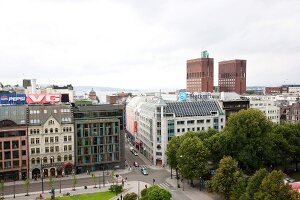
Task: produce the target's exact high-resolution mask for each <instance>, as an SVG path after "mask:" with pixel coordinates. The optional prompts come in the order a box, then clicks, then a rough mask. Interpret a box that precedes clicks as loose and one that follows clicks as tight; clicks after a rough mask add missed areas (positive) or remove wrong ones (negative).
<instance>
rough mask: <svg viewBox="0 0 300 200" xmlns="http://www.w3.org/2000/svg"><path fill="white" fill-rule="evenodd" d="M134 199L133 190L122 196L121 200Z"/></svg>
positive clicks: (135, 195)
mask: <svg viewBox="0 0 300 200" xmlns="http://www.w3.org/2000/svg"><path fill="white" fill-rule="evenodd" d="M136 199H137V194H136V193H134V192H131V193H127V194H126V195H125V196H124V198H123V200H136Z"/></svg>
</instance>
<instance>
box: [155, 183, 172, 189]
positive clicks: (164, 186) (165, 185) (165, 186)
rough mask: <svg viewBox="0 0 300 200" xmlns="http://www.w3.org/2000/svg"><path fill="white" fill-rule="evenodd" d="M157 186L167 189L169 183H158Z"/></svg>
mask: <svg viewBox="0 0 300 200" xmlns="http://www.w3.org/2000/svg"><path fill="white" fill-rule="evenodd" d="M158 187H160V188H164V189H169V187H170V185H169V184H168V183H160V184H158Z"/></svg>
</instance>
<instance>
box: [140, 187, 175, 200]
mask: <svg viewBox="0 0 300 200" xmlns="http://www.w3.org/2000/svg"><path fill="white" fill-rule="evenodd" d="M144 190H145V189H144ZM145 193H146V194H144V196H142V198H141V200H170V199H171V197H172V195H171V193H170V192H169V191H167V190H165V189H162V188H160V187H158V186H157V185H154V186H151V187H150V188H148V189H146V192H145Z"/></svg>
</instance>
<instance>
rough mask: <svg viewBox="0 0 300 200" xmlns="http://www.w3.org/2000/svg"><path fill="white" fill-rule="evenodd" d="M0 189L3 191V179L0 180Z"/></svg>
mask: <svg viewBox="0 0 300 200" xmlns="http://www.w3.org/2000/svg"><path fill="white" fill-rule="evenodd" d="M0 191H1V193H3V191H4V180H2V179H1V180H0Z"/></svg>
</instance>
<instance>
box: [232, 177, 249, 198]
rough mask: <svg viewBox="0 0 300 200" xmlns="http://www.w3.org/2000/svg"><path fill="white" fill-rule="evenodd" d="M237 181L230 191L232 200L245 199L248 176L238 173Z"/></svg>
mask: <svg viewBox="0 0 300 200" xmlns="http://www.w3.org/2000/svg"><path fill="white" fill-rule="evenodd" d="M237 176H238V178H237V182H236V183H235V184H234V185H233V187H232V190H231V192H230V199H231V200H245V197H246V194H245V192H246V187H247V178H245V177H244V176H242V174H238V173H237Z"/></svg>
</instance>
